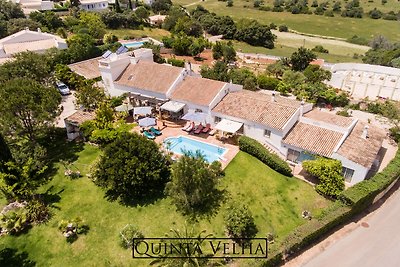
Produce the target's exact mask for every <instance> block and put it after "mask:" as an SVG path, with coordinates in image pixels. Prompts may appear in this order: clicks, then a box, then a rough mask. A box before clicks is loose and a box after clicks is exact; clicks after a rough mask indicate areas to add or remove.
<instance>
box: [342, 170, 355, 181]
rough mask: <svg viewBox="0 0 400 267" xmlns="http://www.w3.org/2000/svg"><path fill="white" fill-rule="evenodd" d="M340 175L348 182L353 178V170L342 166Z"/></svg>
mask: <svg viewBox="0 0 400 267" xmlns="http://www.w3.org/2000/svg"><path fill="white" fill-rule="evenodd" d="M342 175H343V177H344V179H345V180H346V182H348V183H350V182H351V178H353V175H354V170H353V169H350V168H346V167H342Z"/></svg>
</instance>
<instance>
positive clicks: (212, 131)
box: [208, 129, 218, 136]
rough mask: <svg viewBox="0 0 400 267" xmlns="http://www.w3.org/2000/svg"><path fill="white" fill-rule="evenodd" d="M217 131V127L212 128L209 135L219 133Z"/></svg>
mask: <svg viewBox="0 0 400 267" xmlns="http://www.w3.org/2000/svg"><path fill="white" fill-rule="evenodd" d="M217 131H218V130H217V129H212V130H211V132H209V133H208V135H211V136H213V135H214V134H216V133H217Z"/></svg>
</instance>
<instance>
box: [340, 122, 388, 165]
mask: <svg viewBox="0 0 400 267" xmlns="http://www.w3.org/2000/svg"><path fill="white" fill-rule="evenodd" d="M366 125H367V124H366V123H363V122H360V121H359V122H357V124H356V126H355V127H354V129H353V130H352V131H351V133H350V135H349V136H348V137H347V138H346V140H345V141H344V142H343V144H342V145H341V146H340V148H339V150H338V152H337V153H338V154H340V155H342V156H343V157H345V158H347V159H349V160H351V161H353V162H355V163H358V164H360V165H362V166H364V167H367V168H370V167H371V165H372V163H373V162H374V160H375V158H376V155H377V154H378V152H379V149H380V148H381V146H382V142H383V140H384V139H385V136H386V134H385V132H384V131H383V130H382V129H379V128H377V127H374V126H372V125H368V126H369V128H368V138H367V139H364V138H362V137H361V135H362V133H363V130H364V127H365V126H366Z"/></svg>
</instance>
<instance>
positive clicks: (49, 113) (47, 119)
mask: <svg viewBox="0 0 400 267" xmlns="http://www.w3.org/2000/svg"><path fill="white" fill-rule="evenodd" d="M60 103H61V96H60V94H59V92H58V91H57V90H56V89H55V88H54V87H45V86H43V85H42V84H40V83H38V82H37V81H35V80H32V79H29V78H15V79H12V80H9V81H7V82H5V83H3V84H2V85H0V114H1V116H0V126H1V127H2V129H3V130H4V131H5V132H6V133H11V134H14V135H16V136H20V137H21V136H26V137H27V138H29V139H30V140H32V141H35V140H36V138H37V137H38V135H39V134H40V133H41V132H43V131H44V130H46V129H47V128H48V127H50V126H51V125H52V123H53V121H54V120H55V118H56V117H57V115H58V114H59V111H60V110H59V104H60Z"/></svg>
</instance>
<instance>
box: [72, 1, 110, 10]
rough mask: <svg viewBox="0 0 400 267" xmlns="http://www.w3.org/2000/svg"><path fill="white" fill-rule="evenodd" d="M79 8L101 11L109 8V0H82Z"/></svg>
mask: <svg viewBox="0 0 400 267" xmlns="http://www.w3.org/2000/svg"><path fill="white" fill-rule="evenodd" d="M80 2H81V4H80V5H79V8H81V9H83V10H86V11H101V10H105V9H108V0H80Z"/></svg>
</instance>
